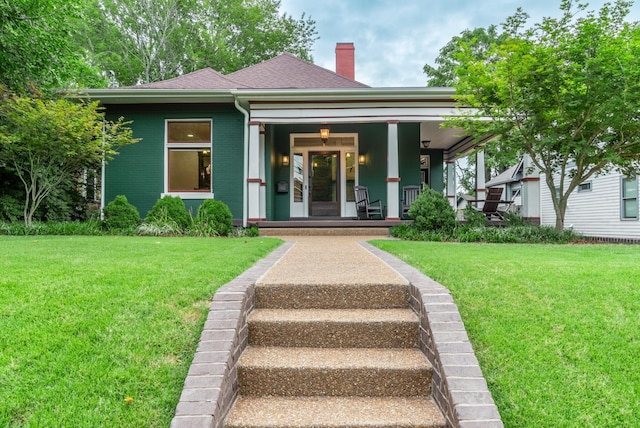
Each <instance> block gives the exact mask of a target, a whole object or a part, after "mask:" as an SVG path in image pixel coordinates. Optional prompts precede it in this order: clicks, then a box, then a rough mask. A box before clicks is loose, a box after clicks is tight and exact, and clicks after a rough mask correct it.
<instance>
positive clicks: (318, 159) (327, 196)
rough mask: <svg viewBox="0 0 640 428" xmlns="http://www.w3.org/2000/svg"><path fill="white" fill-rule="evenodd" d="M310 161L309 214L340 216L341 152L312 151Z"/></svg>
mask: <svg viewBox="0 0 640 428" xmlns="http://www.w3.org/2000/svg"><path fill="white" fill-rule="evenodd" d="M309 162H310V164H309V172H310V177H309V184H310V185H309V215H311V216H314V217H316V216H325V217H326V216H335V217H337V216H340V187H341V186H340V152H310V153H309Z"/></svg>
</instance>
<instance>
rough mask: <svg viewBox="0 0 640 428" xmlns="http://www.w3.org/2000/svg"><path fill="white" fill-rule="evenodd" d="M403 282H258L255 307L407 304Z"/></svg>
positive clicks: (304, 307) (369, 307) (391, 305)
mask: <svg viewBox="0 0 640 428" xmlns="http://www.w3.org/2000/svg"><path fill="white" fill-rule="evenodd" d="M408 306H409V287H408V286H407V285H406V284H309V285H299V284H258V285H257V286H256V307H257V308H270V309H381V308H407V307H408Z"/></svg>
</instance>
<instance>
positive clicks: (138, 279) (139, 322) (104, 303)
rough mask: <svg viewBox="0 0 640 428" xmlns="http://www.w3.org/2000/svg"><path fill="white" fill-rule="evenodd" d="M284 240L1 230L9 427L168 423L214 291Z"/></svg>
mask: <svg viewBox="0 0 640 428" xmlns="http://www.w3.org/2000/svg"><path fill="white" fill-rule="evenodd" d="M279 244H280V241H278V240H275V239H263V238H251V239H197V238H130V237H0V427H7V426H34V427H36V426H37V427H53V426H66V427H98V426H110V427H154V426H155V427H167V426H169V423H170V421H171V418H172V417H173V413H174V411H175V406H176V404H177V402H178V399H179V397H180V393H181V391H182V384H183V382H184V378H185V377H186V374H187V371H188V369H189V365H190V362H191V359H192V357H193V354H194V352H195V348H196V344H197V341H198V339H199V337H200V332H201V330H202V325H203V323H204V319H205V318H206V315H207V312H208V308H209V301H210V298H211V296H212V295H213V294H214V292H215V291H216V289H217V288H218V287H220V286H221V285H223V284H225V283H226V282H228V281H229V280H231V279H232V278H234V277H236V276H237V275H239V274H240V273H242V272H243V271H244V270H246V269H247V268H248V267H250V266H251V265H252V264H253V263H254V262H256V261H257V260H258V259H260V258H262V257H264V256H265V255H266V254H268V253H269V252H270V251H271V250H273V249H274V248H276V247H277V246H278V245H279ZM127 397H130V398H133V402H127V401H125V399H126V398H127Z"/></svg>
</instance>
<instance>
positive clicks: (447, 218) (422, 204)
mask: <svg viewBox="0 0 640 428" xmlns="http://www.w3.org/2000/svg"><path fill="white" fill-rule="evenodd" d="M409 216H410V217H411V218H412V219H413V226H412V227H415V228H416V229H418V230H420V231H428V232H438V231H443V232H450V231H452V230H453V229H454V227H455V225H456V214H455V212H454V211H453V208H452V207H451V205H449V201H448V200H447V198H446V197H445V196H444V195H443V194H441V193H439V192H436V191H435V190H433V189H426V190H425V191H424V192H422V193H420V195H419V196H418V197H417V198H416V200H415V201H413V203H412V204H411V208H409Z"/></svg>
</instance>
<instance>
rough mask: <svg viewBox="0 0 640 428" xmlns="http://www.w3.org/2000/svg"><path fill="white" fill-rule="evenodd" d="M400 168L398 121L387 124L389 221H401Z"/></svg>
mask: <svg viewBox="0 0 640 428" xmlns="http://www.w3.org/2000/svg"><path fill="white" fill-rule="evenodd" d="M399 200H400V177H399V167H398V121H397V120H390V121H388V122H387V217H386V219H387V220H400V211H399V209H400V207H399V203H398V201H399Z"/></svg>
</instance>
